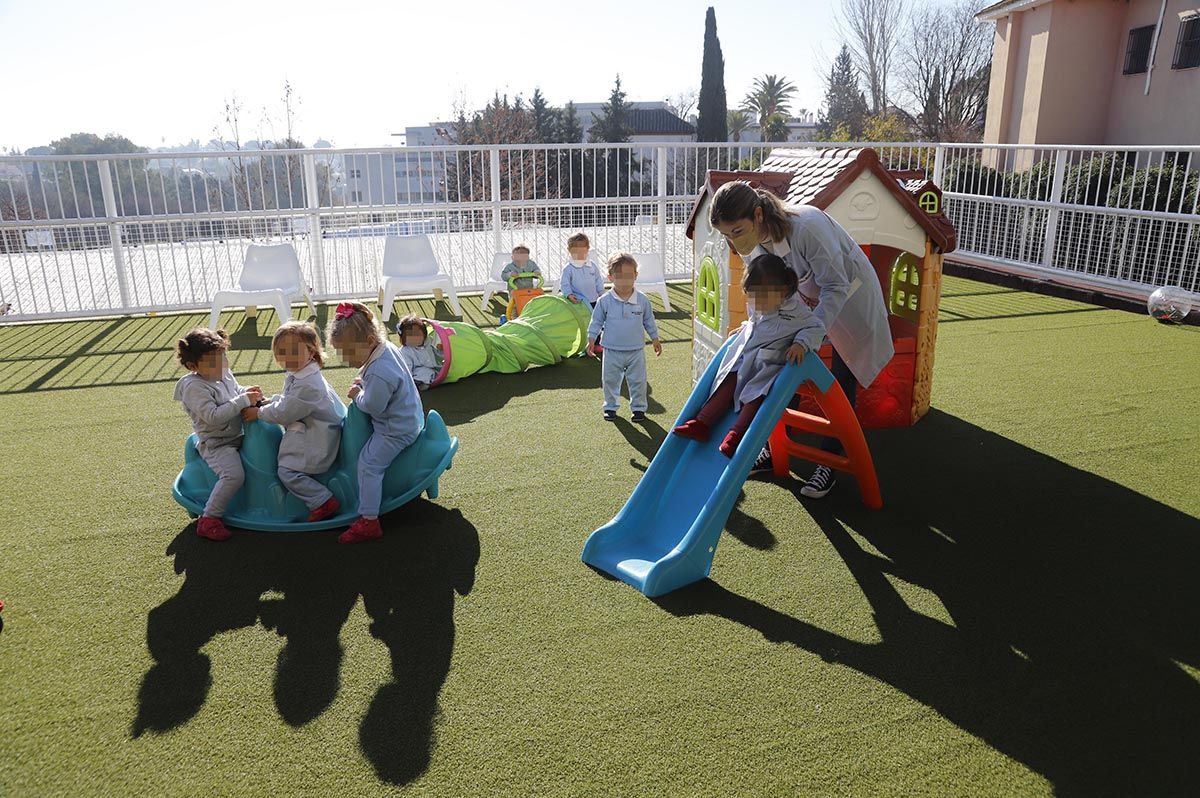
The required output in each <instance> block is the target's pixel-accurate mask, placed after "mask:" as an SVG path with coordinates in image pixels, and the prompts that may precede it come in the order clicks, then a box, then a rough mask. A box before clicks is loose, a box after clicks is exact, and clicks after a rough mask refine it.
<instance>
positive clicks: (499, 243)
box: [488, 147, 504, 252]
mask: <svg viewBox="0 0 1200 798" xmlns="http://www.w3.org/2000/svg"><path fill="white" fill-rule="evenodd" d="M488 166H489V167H490V169H491V176H492V233H493V235H494V236H495V239H496V240H495V246H494V247H492V251H493V252H503V251H504V242H503V235H502V233H503V227H502V226H501V224H500V148H499V147H492V148H491V149H490V150H488Z"/></svg>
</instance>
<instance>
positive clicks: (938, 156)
mask: <svg viewBox="0 0 1200 798" xmlns="http://www.w3.org/2000/svg"><path fill="white" fill-rule="evenodd" d="M945 171H946V148H945V147H943V146H942V145H941V144H938V145H937V146H936V147H934V148H933V178H932V179H933V184H934V185H935V186H937V187H938V188H940V189H943V190H944V189H945V188H946V187H945V186H943V185H942V175H943V174H944V173H945Z"/></svg>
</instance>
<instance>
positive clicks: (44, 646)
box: [0, 279, 1200, 797]
mask: <svg viewBox="0 0 1200 798" xmlns="http://www.w3.org/2000/svg"><path fill="white" fill-rule="evenodd" d="M672 291H673V294H674V296H673V301H674V302H675V303H676V304H677V307H678V308H682V309H684V310H685V311H686V309H687V308H689V307H690V304H691V303H690V297H689V296H688V294H687V291H686V286H683V287H681V286H674V287H672ZM656 302H657V300H656ZM409 304H410V305H411V306H412V307H414V308H416V309H418V310H421V311H422V312H424V313H427V314H429V313H433V312H435V311H436V312H439V313H445V311H446V309H445V307H444V306H438V307H437V308H435V307H434V306H433V305H432V302H430V301H426V302H412V303H409ZM465 304H466V305H467V306H468V311H469V313H470V316H471V318H472V319H473V320H475V321H477V322H479V321H483V320H484V319H485V317H484V315H483V314H480V312H479V311H478V308H477V307H475V308H470V307H469V306H470V304H471V302H470V300H469V299H468V300H467V301H466V303H465ZM943 310H944V312H943V314H942V324H941V327H940V332H939V338H938V353H937V367H936V371H935V380H934V392H933V405H934V409H933V410H932V411H931V412H930V414H929V415H928V416H927V417H926V418H925V419H923V420H922V421H921V422H920V423H919V424H918V425H916V426H915V427H913V428H911V429H902V430H888V431H879V432H872V433H870V434H869V436H868V438H869V441H870V443H871V446H872V450H873V452H874V455H875V458H876V465H877V468H878V472H879V478H880V482H881V483H882V486H883V491H884V501H885V507H884V509H883V510H882V511H880V512H870V511H867V510H865V509H863V508H862V507H861V505H860V504H859V503H858V500H857V492H856V490H855V489H854V487H853V486H852V483H851V482H850V480H849V479H848V478H847V479H844V480H843V481H842V483H841V484H839V487H838V488H837V490H836V491H835V492H834V493H833V494H831V496H830V497H829V498H828V499H827V500H825V501H823V502H815V503H814V502H810V503H807V504H802V503H801V502H799V501H798V500H797V497H796V487H797V483H795V482H794V481H775V480H771V479H757V478H756V479H753V480H751V481H750V482H748V483H747V484H746V486H745V491H744V498H743V500H742V501H741V502H740V504H739V505H738V507H737V508H736V509H735V511H734V513H733V515H732V517H731V519H730V522H729V528H728V534H727V535H725V536H724V538H723V539H722V542H721V545H720V547H719V548H718V550H717V553H716V560H715V565H714V568H713V574H712V579H711V580H709V581H705V582H702V583H699V584H697V585H694V586H692V587H689V588H686V589H684V590H681V591H678V592H677V593H675V594H673V595H670V596H667V597H665V598H663V599H660V600H657V601H652V600H649V599H646V598H644V597H642V596H641V595H640V594H638V593H637V592H636V591H634V590H633V589H631V588H629V587H627V586H626V585H624V584H621V583H619V582H615V581H612V580H610V579H607V578H605V577H603V576H602V575H600V574H598V573H596V572H594V571H592V570H590V569H589V568H587V567H586V566H584V565H583V564H582V563H581V562H580V561H579V552H580V549H581V547H582V545H583V542H584V539H585V538H586V536H587V535H588V533H589V532H591V531H592V530H593V529H595V528H596V527H598V526H599V525H601V524H602V523H604V522H605V521H607V520H608V519H609V518H610V517H611V516H612V515H613V514H614V513H615V512H616V511H617V510H618V509H619V508H620V507H621V505H622V504H623V502H624V501H625V499H626V498H627V497H628V495H629V493H630V491H631V490H632V489H633V487H634V485H635V484H636V482H637V480H638V478H639V477H640V475H641V473H642V471H643V470H644V469H645V467H646V464H647V462H648V459H649V458H650V457H652V455H653V453H654V451H655V450H656V447H657V445H658V443H659V441H660V440H661V439H662V437H663V436H664V434H665V431H666V430H667V429H669V427H670V424H671V422H672V420H673V419H674V415H675V413H676V412H677V411H678V408H679V407H680V406H681V404H682V403H683V401H684V399H685V398H686V396H687V394H688V391H689V388H690V369H691V362H690V344H689V340H690V333H689V329H690V322H689V321H688V318H687V316H686V315H685V313H684V312H680V311H678V310H677V311H676V312H675V313H673V314H662V313H661V312H660V313H659V316H660V324H661V325H662V329H663V337H664V339H665V340H666V341H667V345H666V349H665V351H664V353H663V356H662V357H661V358H654V357H653V356H652V355H651V357H650V370H649V378H650V383H651V386H652V391H651V411H650V417H651V421H650V423H648V424H646V425H645V426H634V425H631V424H630V423H628V422H627V421H620V422H618V423H616V424H609V423H605V422H604V421H603V420H601V419H600V404H601V394H600V388H599V367H598V365H597V364H596V363H594V362H592V361H588V360H585V359H574V360H571V361H568V362H565V363H563V364H560V365H558V366H553V367H547V368H541V369H537V370H535V371H531V372H528V373H526V374H523V375H510V376H502V375H481V376H475V377H471V378H469V379H467V380H465V381H464V382H462V383H459V384H457V385H453V386H447V387H445V388H441V389H437V390H434V391H432V392H430V393H428V394H425V398H426V400H427V406H428V407H432V408H436V409H437V410H438V411H439V412H441V413H442V415H443V416H444V417H445V419H446V421H447V422H448V423H449V424H450V426H451V430H452V433H453V434H455V435H457V436H458V437H459V438H460V441H461V448H460V451H459V454H458V456H457V457H456V459H455V461H454V467H453V469H452V470H451V471H449V472H448V473H447V474H446V475H445V477H444V478H443V479H442V482H441V496H440V498H439V499H438V500H437V501H436V502H429V501H425V500H418V501H416V502H414V503H412V504H410V505H408V506H406V507H405V508H403V509H401V510H399V511H397V512H395V513H393V514H391V515H390V516H387V517H385V529H386V534H385V537H384V539H383V540H382V541H379V542H375V543H371V544H366V545H361V546H354V547H344V546H338V545H337V544H335V543H334V533H320V534H311V535H295V534H262V533H258V534H256V533H245V532H243V533H235V536H234V538H233V539H232V540H231V541H229V542H228V543H224V544H213V543H210V542H208V541H203V540H200V539H198V538H197V537H196V536H195V534H194V528H193V526H192V524H191V523H190V522H189V519H188V517H187V515H186V514H185V513H184V511H183V510H182V509H181V508H180V507H178V506H177V505H176V504H175V503H174V502H173V501H172V500H171V496H170V483H171V480H172V479H173V477H174V476H175V474H176V472H177V471H178V469H179V467H180V464H181V458H182V451H183V441H184V438H185V437H186V435H187V434H188V432H189V425H188V422H187V419H186V417H185V416H184V414H183V412H182V410H181V409H180V407H179V406H178V405H177V404H176V403H173V402H172V401H171V393H172V388H173V383H174V381H175V380H176V379H177V378H178V376H179V374H180V372H179V370H178V368H177V367H176V366H175V364H174V363H173V361H172V357H171V352H170V348H171V345H172V342H173V341H174V340H175V338H177V337H178V336H179V335H180V334H181V333H182V332H184V331H185V330H186V329H188V328H189V327H190V326H192V325H194V324H198V323H202V319H203V316H202V315H201V314H193V315H189V316H164V317H159V318H145V317H142V318H128V319H115V320H113V319H109V320H100V321H83V322H77V323H62V324H40V325H27V326H10V327H3V328H0V484H3V486H4V490H3V491H2V492H0V599H2V600H4V601H5V602H6V604H7V607H6V608H5V610H4V612H3V615H2V616H0V618H2V619H3V622H4V626H3V631H0V795H3V796H14V797H18V796H21V797H23V796H36V795H122V796H123V795H156V796H157V795H234V794H253V795H288V794H307V795H322V796H325V795H341V794H344V795H361V794H384V793H391V792H403V793H405V794H412V795H441V796H469V795H506V796H507V795H603V796H610V795H630V796H634V795H636V796H642V795H645V796H658V795H686V796H691V795H770V796H778V795H791V794H804V795H810V794H811V795H881V796H896V795H916V794H937V795H1039V794H1051V793H1058V794H1062V795H1088V796H1090V795H1099V794H1113V795H1146V796H1149V795H1155V796H1158V795H1170V794H1192V795H1194V794H1196V792H1197V790H1198V789H1200V765H1198V763H1200V757H1198V756H1197V753H1196V752H1197V750H1200V589H1198V586H1200V520H1198V516H1200V465H1198V462H1200V457H1198V455H1197V451H1198V450H1200V413H1198V412H1197V411H1198V408H1197V404H1198V400H1197V397H1200V368H1197V365H1198V364H1200V329H1198V328H1194V327H1193V328H1180V327H1163V326H1160V325H1158V324H1155V323H1154V322H1152V321H1151V320H1150V319H1148V318H1147V317H1144V316H1138V315H1134V314H1129V313H1123V312H1119V311H1111V310H1101V309H1097V308H1093V307H1089V306H1085V305H1079V304H1075V303H1072V302H1068V301H1065V300H1060V299H1052V298H1047V297H1042V296H1034V295H1030V294H1024V293H1019V292H1015V291H1012V290H1009V289H1002V288H996V287H993V286H986V285H980V284H976V283H971V282H967V281H965V280H959V279H947V280H946V283H945V296H944V301H943ZM297 312H300V311H299V309H298V310H297ZM328 312H329V311H328V308H321V318H322V319H324V318H325V317H326V315H327V314H328ZM224 320H225V323H226V324H227V325H228V326H230V327H231V329H233V330H234V341H235V345H236V346H237V347H238V348H237V350H236V351H235V352H233V354H232V358H231V360H232V365H233V368H234V370H235V371H236V372H237V373H238V374H239V376H240V377H241V378H242V381H243V382H244V383H250V382H257V383H259V384H261V385H262V386H263V387H264V388H265V389H266V390H267V391H268V392H271V391H274V390H278V389H279V388H280V387H281V385H282V377H283V375H282V374H281V373H280V372H279V371H278V370H277V369H276V368H275V366H274V363H273V361H272V359H271V357H270V355H269V353H268V352H267V350H266V346H267V344H268V342H269V335H270V332H271V330H272V329H273V326H274V317H273V316H272V314H270V313H264V314H263V315H260V316H259V317H258V319H257V320H256V321H250V322H248V323H246V322H245V321H244V319H243V318H242V316H241V314H234V313H228V314H226V316H225V317H224ZM327 375H328V377H329V378H330V380H331V382H332V383H333V384H334V386H335V387H337V388H338V389H339V391H344V390H345V388H346V387H347V386H348V384H349V380H350V377H351V372H350V371H349V370H348V369H345V368H330V369H328V370H327ZM622 414H623V415H624V416H625V417H626V418H627V417H628V408H627V407H626V408H623V409H622ZM797 470H798V471H800V472H801V473H806V471H807V470H806V469H805V468H804V466H803V464H797Z"/></svg>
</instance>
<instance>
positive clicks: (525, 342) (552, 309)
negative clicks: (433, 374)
mask: <svg viewBox="0 0 1200 798" xmlns="http://www.w3.org/2000/svg"><path fill="white" fill-rule="evenodd" d="M591 319H592V314H591V308H590V307H589V306H588V305H587V304H584V303H575V302H571V301H570V300H568V299H566V298H565V297H562V296H558V295H550V294H544V295H542V296H539V297H534V298H533V299H531V300H529V302H527V303H526V304H525V307H524V309H523V310H522V311H521V317H520V318H518V319H513V320H512V321H510V322H508V323H507V324H502V325H500V326H499V327H497V328H496V329H494V330H481V329H480V328H478V327H476V326H475V325H473V324H467V323H466V322H461V321H452V322H447V323H445V324H440V323H435V324H434V331H435V332H436V333H437V335H438V337H439V338H440V339H441V341H442V353H443V355H444V356H445V361H444V362H443V364H442V372H441V374H440V375H439V379H437V380H435V381H434V384H435V385H437V384H440V383H444V382H458V381H459V380H461V379H462V378H463V377H469V376H471V375H472V374H476V373H479V372H487V371H493V372H498V373H500V374H517V373H519V372H522V371H524V370H525V369H527V368H531V367H533V366H550V365H553V364H555V363H557V362H558V361H559V360H562V359H563V358H564V357H571V356H572V355H576V354H579V353H580V352H582V351H583V349H584V347H586V346H587V328H588V324H589V323H590V322H591Z"/></svg>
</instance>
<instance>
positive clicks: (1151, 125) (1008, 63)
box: [978, 0, 1200, 145]
mask: <svg viewBox="0 0 1200 798" xmlns="http://www.w3.org/2000/svg"><path fill="white" fill-rule="evenodd" d="M978 19H980V20H985V21H993V22H995V24H996V34H995V41H994V43H993V51H992V76H991V84H990V86H989V90H988V107H987V120H986V124H985V129H984V136H983V141H984V143H986V144H1130V145H1137V144H1160V145H1171V144H1193V145H1194V144H1200V0H1003V2H998V3H994V4H993V5H990V6H988V7H986V8H984V9H983V11H981V12H980V13H979V16H978Z"/></svg>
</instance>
